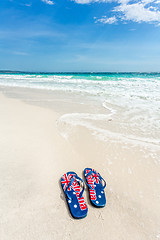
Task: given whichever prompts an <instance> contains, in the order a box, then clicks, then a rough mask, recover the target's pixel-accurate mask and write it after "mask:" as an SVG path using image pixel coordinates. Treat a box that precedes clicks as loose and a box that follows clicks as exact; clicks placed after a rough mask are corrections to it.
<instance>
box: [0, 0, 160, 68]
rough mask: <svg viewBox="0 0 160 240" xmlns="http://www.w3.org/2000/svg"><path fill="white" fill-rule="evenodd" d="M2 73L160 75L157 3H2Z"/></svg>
mask: <svg viewBox="0 0 160 240" xmlns="http://www.w3.org/2000/svg"><path fill="white" fill-rule="evenodd" d="M0 69H2V70H3V69H10V70H24V71H160V0H131V1H130V0H54V1H51V0H1V1H0Z"/></svg>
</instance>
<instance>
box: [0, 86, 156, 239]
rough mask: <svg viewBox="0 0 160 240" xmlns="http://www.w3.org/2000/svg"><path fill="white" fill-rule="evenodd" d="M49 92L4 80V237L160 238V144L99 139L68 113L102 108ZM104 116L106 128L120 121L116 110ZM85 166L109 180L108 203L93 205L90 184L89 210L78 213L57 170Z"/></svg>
mask: <svg viewBox="0 0 160 240" xmlns="http://www.w3.org/2000/svg"><path fill="white" fill-rule="evenodd" d="M48 96H50V98H48ZM51 96H52V93H47V91H46V92H45V91H40V90H24V89H20V88H19V89H18V88H5V87H4V88H1V93H0V192H1V193H0V239H2V240H54V239H55V240H61V239H63V240H67V239H68V240H70V239H74V240H78V239H79V240H82V239H83V240H88V239H101V240H107V239H108V240H119V239H120V240H135V239H136V240H149V239H150V240H151V239H160V214H159V213H160V204H159V202H160V175H159V173H160V165H159V162H158V161H159V158H160V146H159V144H158V143H157V144H154V143H153V144H152V143H147V142H145V143H144V142H143V141H141V140H140V138H139V140H135V139H131V138H129V139H128V141H126V140H124V135H123V134H122V133H121V134H119V135H118V136H119V137H117V138H115V137H114V135H110V134H109V133H108V138H105V139H102V136H100V135H99V136H96V134H95V131H94V129H92V128H91V127H90V128H86V127H85V126H83V124H81V125H80V124H79V125H78V124H75V125H74V124H72V125H70V124H69V121H68V117H69V116H70V115H67V114H72V118H73V119H72V120H76V117H77V115H76V114H75V113H76V112H77V108H78V109H79V111H78V112H79V113H83V114H94V112H98V111H99V114H104V112H103V110H102V109H100V108H99V106H98V105H97V106H96V105H95V106H93V105H89V102H88V103H86V105H85V104H80V103H79V101H78V100H77V98H73V100H72V101H71V97H70V98H69V97H68V99H69V100H68V101H67V100H65V101H64V100H63V97H64V96H63V95H57V96H52V98H51ZM65 99H66V98H65ZM49 104H50V105H49ZM83 116H84V115H83ZM86 116H87V115H85V117H86ZM107 122H108V126H107V127H108V129H111V130H112V129H118V125H117V122H116V120H115V119H114V118H112V117H109V118H108V120H107ZM99 124H102V123H101V121H99ZM89 126H91V125H89ZM98 126H99V125H97V127H98ZM106 131H107V130H106ZM85 167H92V168H95V169H96V170H97V171H98V172H100V173H101V175H102V176H103V178H104V179H105V180H106V181H107V187H106V189H105V193H106V197H107V205H106V206H105V207H104V208H102V209H97V208H94V207H93V206H92V205H91V204H90V202H89V198H88V190H87V189H86V190H85V192H84V197H85V200H86V203H87V205H88V215H87V217H86V218H84V219H81V220H75V219H73V218H72V216H71V215H70V212H69V210H68V206H67V204H66V200H65V197H64V193H63V191H62V189H61V186H60V178H61V176H62V175H63V174H64V173H66V172H67V171H75V172H76V173H77V174H78V175H79V176H80V177H83V170H84V168H85ZM83 179H84V178H83Z"/></svg>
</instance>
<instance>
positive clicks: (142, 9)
mask: <svg viewBox="0 0 160 240" xmlns="http://www.w3.org/2000/svg"><path fill="white" fill-rule="evenodd" d="M75 1H87V0H75ZM88 1H89V0H88ZM104 1H105V0H96V2H104ZM113 1H114V2H115V3H117V6H116V7H114V8H113V9H112V11H111V12H114V15H113V16H111V17H109V18H107V17H106V16H102V17H100V18H95V19H96V21H95V22H96V23H97V22H101V23H103V24H114V23H116V22H118V21H121V22H123V23H127V21H132V22H137V23H142V22H145V23H152V24H156V25H157V26H159V25H160V6H159V3H160V0H113ZM90 2H93V0H92V1H91V0H90ZM94 2H95V1H94ZM108 2H109V1H108Z"/></svg>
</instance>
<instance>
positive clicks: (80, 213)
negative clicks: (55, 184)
mask: <svg viewBox="0 0 160 240" xmlns="http://www.w3.org/2000/svg"><path fill="white" fill-rule="evenodd" d="M81 182H82V184H83V188H82V191H81V186H80V183H81ZM61 185H62V188H63V191H64V193H65V196H66V200H67V203H68V206H69V210H70V212H71V214H72V216H73V217H74V218H84V217H86V216H87V212H88V208H87V205H86V203H85V201H84V197H83V196H82V195H83V192H84V182H83V180H82V179H81V178H80V177H78V175H77V174H76V173H75V172H67V173H65V174H64V175H63V176H62V177H61Z"/></svg>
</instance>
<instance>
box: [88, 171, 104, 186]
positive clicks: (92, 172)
mask: <svg viewBox="0 0 160 240" xmlns="http://www.w3.org/2000/svg"><path fill="white" fill-rule="evenodd" d="M93 174H96V175H97V172H96V171H94V170H90V171H89V172H88V173H87V175H86V176H85V177H86V179H87V177H88V176H90V175H93ZM97 177H98V178H99V181H100V183H101V188H102V189H104V188H105V187H106V181H105V180H104V178H102V177H101V175H100V174H99V176H98V175H97ZM102 181H104V186H103V183H102ZM86 184H87V185H88V187H89V188H90V189H92V187H91V185H90V184H88V182H87V181H86Z"/></svg>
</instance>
